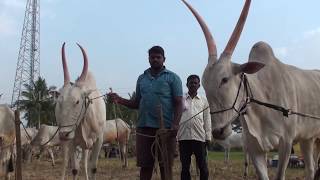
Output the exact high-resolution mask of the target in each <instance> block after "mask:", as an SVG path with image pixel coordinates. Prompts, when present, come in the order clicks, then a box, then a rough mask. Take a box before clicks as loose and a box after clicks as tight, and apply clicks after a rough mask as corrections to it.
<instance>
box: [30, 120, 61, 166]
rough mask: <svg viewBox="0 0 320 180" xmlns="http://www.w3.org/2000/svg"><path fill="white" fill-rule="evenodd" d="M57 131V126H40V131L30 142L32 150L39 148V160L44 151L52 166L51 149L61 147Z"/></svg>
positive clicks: (53, 162) (52, 155) (53, 163)
mask: <svg viewBox="0 0 320 180" xmlns="http://www.w3.org/2000/svg"><path fill="white" fill-rule="evenodd" d="M57 131H58V126H49V125H45V124H42V125H41V126H40V129H39V131H38V133H37V135H36V136H35V137H34V138H33V140H32V141H31V146H32V147H33V148H34V147H40V154H39V158H40V155H41V153H42V152H43V151H45V150H47V151H48V153H49V155H50V157H51V160H52V166H54V165H55V161H54V154H53V150H52V148H53V147H56V146H60V145H62V144H61V141H60V139H59V135H58V132H57Z"/></svg>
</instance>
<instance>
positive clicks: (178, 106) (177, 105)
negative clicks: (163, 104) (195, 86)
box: [171, 96, 183, 130]
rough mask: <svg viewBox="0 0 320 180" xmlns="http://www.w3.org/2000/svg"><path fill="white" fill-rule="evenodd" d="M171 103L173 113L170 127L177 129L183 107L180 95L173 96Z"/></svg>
mask: <svg viewBox="0 0 320 180" xmlns="http://www.w3.org/2000/svg"><path fill="white" fill-rule="evenodd" d="M173 105H174V113H173V122H172V126H171V129H174V130H178V129H179V122H180V119H181V115H182V108H183V103H182V96H175V97H174V99H173Z"/></svg>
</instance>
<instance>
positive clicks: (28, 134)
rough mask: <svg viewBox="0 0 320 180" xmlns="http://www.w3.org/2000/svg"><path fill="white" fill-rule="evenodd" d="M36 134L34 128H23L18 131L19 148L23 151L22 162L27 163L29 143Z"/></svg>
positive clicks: (29, 150) (29, 156) (29, 152)
mask: <svg viewBox="0 0 320 180" xmlns="http://www.w3.org/2000/svg"><path fill="white" fill-rule="evenodd" d="M37 133H38V130H37V129H36V128H23V127H21V129H20V134H21V147H22V151H23V156H22V157H23V160H27V161H29V160H30V159H31V146H30V143H31V141H32V140H33V138H34V137H35V136H36V134H37Z"/></svg>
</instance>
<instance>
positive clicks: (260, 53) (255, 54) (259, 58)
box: [249, 41, 277, 65]
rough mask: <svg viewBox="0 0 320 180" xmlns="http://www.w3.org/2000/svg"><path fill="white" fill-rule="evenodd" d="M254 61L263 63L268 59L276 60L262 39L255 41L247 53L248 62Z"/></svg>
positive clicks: (268, 60) (267, 61) (267, 62)
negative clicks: (248, 53)
mask: <svg viewBox="0 0 320 180" xmlns="http://www.w3.org/2000/svg"><path fill="white" fill-rule="evenodd" d="M250 61H256V62H260V63H263V64H265V65H267V64H269V62H270V61H277V59H276V57H275V55H274V53H273V50H272V48H271V46H270V45H269V44H268V43H266V42H263V41H260V42H257V43H256V44H254V45H253V47H252V48H251V51H250V55H249V62H250Z"/></svg>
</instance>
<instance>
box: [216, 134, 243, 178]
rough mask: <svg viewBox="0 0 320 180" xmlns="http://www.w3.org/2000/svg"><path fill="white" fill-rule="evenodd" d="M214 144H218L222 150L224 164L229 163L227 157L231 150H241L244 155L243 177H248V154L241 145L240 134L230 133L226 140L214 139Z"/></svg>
mask: <svg viewBox="0 0 320 180" xmlns="http://www.w3.org/2000/svg"><path fill="white" fill-rule="evenodd" d="M214 142H216V143H218V144H219V145H221V146H222V147H223V148H224V162H225V163H229V155H230V149H231V148H242V150H243V153H244V176H245V177H246V176H247V175H248V163H249V154H248V152H247V150H246V147H245V146H244V143H243V138H242V133H236V132H234V131H232V134H231V135H230V136H228V137H227V138H226V139H223V140H220V139H214Z"/></svg>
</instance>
